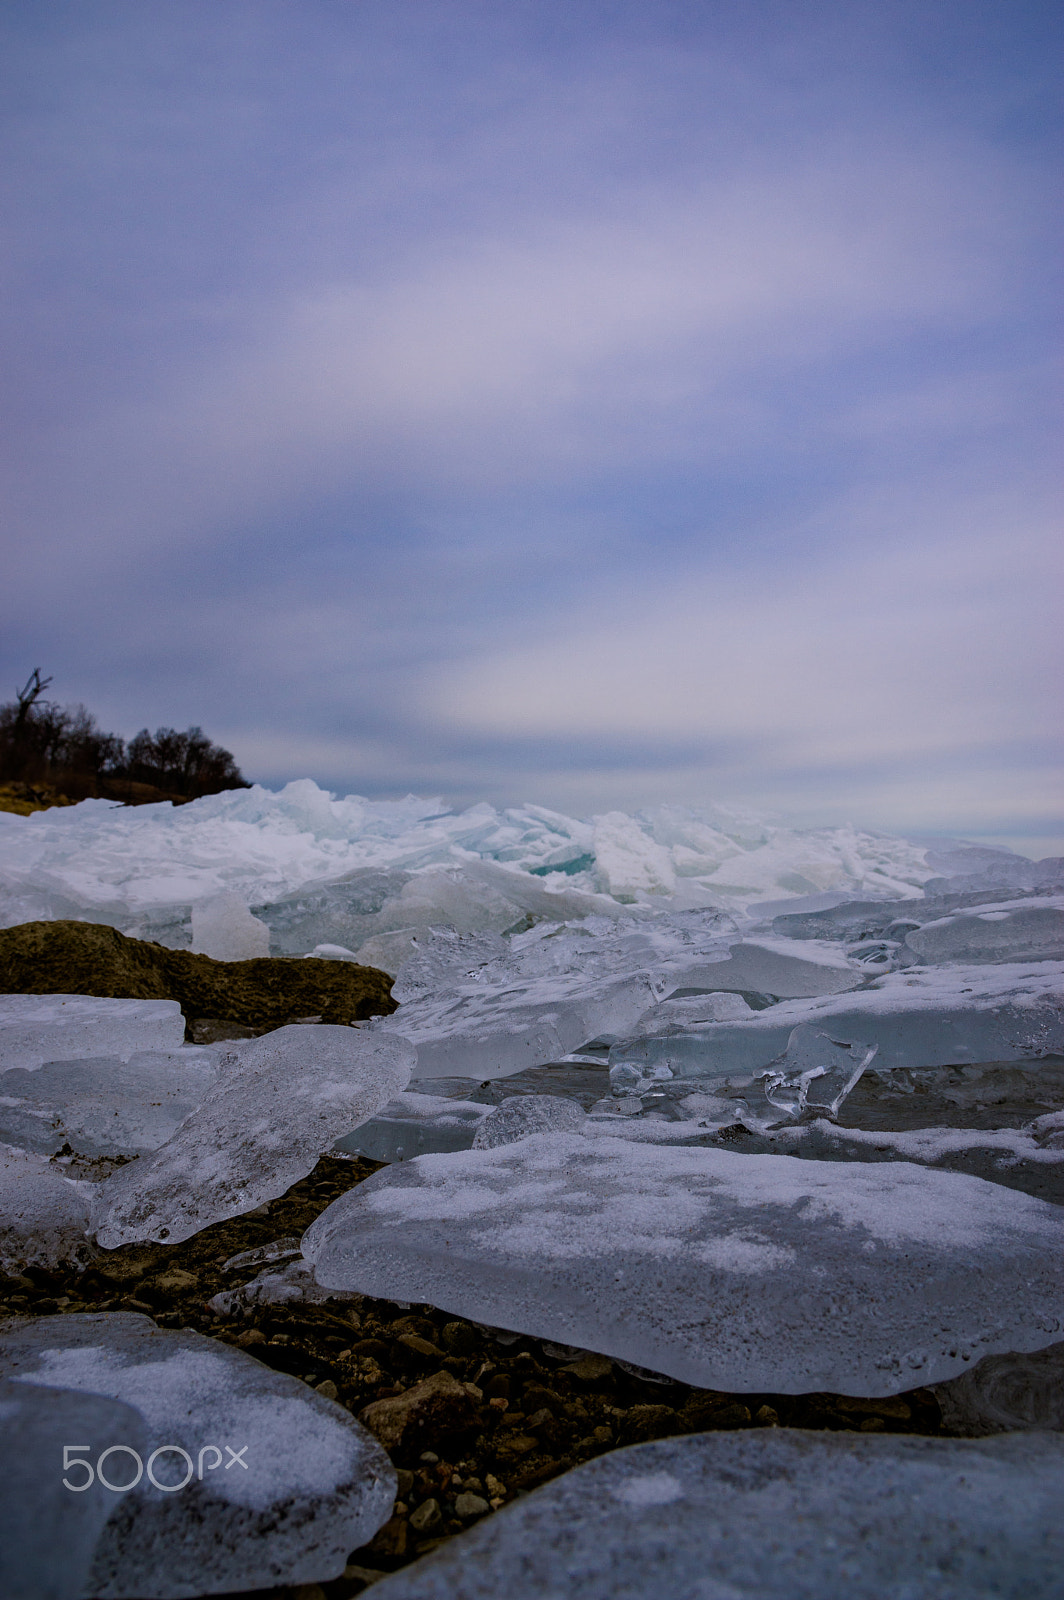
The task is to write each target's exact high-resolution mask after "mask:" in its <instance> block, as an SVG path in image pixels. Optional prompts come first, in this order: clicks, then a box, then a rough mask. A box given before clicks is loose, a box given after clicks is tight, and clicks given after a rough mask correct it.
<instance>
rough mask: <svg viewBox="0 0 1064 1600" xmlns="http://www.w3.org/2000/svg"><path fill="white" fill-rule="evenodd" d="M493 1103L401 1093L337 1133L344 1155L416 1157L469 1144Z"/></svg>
mask: <svg viewBox="0 0 1064 1600" xmlns="http://www.w3.org/2000/svg"><path fill="white" fill-rule="evenodd" d="M490 1112H491V1106H485V1105H479V1104H477V1102H476V1101H473V1100H449V1099H445V1098H444V1097H443V1096H442V1095H434V1094H416V1093H413V1092H408V1093H406V1094H399V1095H396V1097H395V1099H394V1100H390V1101H389V1102H388V1104H387V1105H386V1106H385V1107H384V1109H383V1110H382V1111H379V1112H378V1113H377V1115H376V1116H375V1117H371V1118H370V1119H369V1121H368V1122H364V1123H363V1124H362V1126H361V1127H360V1128H355V1129H354V1130H353V1131H352V1132H350V1133H345V1134H344V1136H343V1138H342V1139H337V1141H336V1143H335V1144H334V1145H333V1149H334V1150H335V1151H336V1152H337V1154H339V1155H349V1156H365V1157H366V1158H367V1159H368V1160H370V1161H412V1160H413V1159H414V1157H415V1156H425V1155H438V1154H439V1153H440V1152H441V1151H445V1150H468V1149H469V1147H470V1145H471V1144H472V1143H473V1139H474V1137H475V1135H476V1131H477V1129H478V1128H479V1126H480V1124H481V1123H482V1122H483V1121H484V1118H485V1117H486V1116H488V1115H489V1114H490Z"/></svg>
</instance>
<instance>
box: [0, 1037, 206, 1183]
mask: <svg viewBox="0 0 1064 1600" xmlns="http://www.w3.org/2000/svg"><path fill="white" fill-rule="evenodd" d="M217 1076H218V1059H217V1052H215V1051H212V1050H202V1049H197V1048H196V1047H195V1046H194V1045H182V1046H181V1048H180V1049H178V1050H143V1051H139V1052H138V1053H137V1054H136V1055H134V1056H131V1057H130V1059H129V1060H128V1061H120V1060H119V1059H118V1058H117V1057H116V1056H102V1057H97V1058H96V1059H95V1060H89V1061H49V1062H47V1063H46V1064H45V1065H44V1066H42V1067H38V1068H36V1069H35V1070H34V1071H29V1070H27V1069H26V1068H24V1067H13V1068H12V1069H11V1070H10V1071H8V1072H3V1073H0V1139H2V1140H4V1141H5V1142H6V1143H8V1144H13V1145H19V1146H21V1147H22V1148H23V1149H25V1150H38V1151H41V1152H42V1153H43V1154H46V1155H54V1154H56V1153H57V1152H58V1151H60V1150H62V1148H63V1146H64V1145H69V1146H70V1147H71V1149H72V1150H73V1151H74V1153H75V1154H76V1155H79V1156H88V1157H95V1156H120V1155H125V1156H131V1155H132V1156H135V1155H140V1154H141V1152H142V1151H144V1150H157V1149H158V1148H159V1146H160V1145H161V1144H165V1143H166V1141H167V1139H169V1138H170V1136H171V1135H172V1134H173V1133H174V1131H175V1130H176V1128H177V1127H178V1125H179V1124H180V1123H181V1122H183V1121H184V1119H185V1118H186V1117H187V1116H188V1115H189V1113H190V1112H192V1111H194V1110H195V1108H196V1107H197V1106H198V1105H199V1104H200V1103H201V1101H203V1100H204V1099H205V1098H206V1096H207V1094H208V1093H209V1092H210V1090H211V1089H212V1088H213V1086H214V1083H215V1080H216V1078H217Z"/></svg>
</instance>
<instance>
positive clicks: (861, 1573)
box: [374, 1428, 1064, 1600]
mask: <svg viewBox="0 0 1064 1600" xmlns="http://www.w3.org/2000/svg"><path fill="white" fill-rule="evenodd" d="M1062 1567H1064V1440H1061V1439H1059V1438H1055V1437H1047V1436H1041V1437H1039V1436H1032V1435H1021V1436H1019V1437H1014V1438H1005V1439H994V1440H986V1441H983V1440H963V1441H961V1440H952V1439H951V1440H946V1439H920V1438H898V1437H895V1438H891V1437H886V1436H880V1437H867V1436H866V1437H860V1436H855V1435H853V1434H833V1433H805V1432H801V1431H799V1430H797V1429H793V1430H792V1429H785V1430H784V1429H767V1428H766V1429H763V1430H759V1431H757V1432H750V1433H709V1434H696V1435H694V1436H693V1437H691V1438H686V1439H663V1440H660V1441H658V1442H656V1443H654V1444H642V1445H634V1446H632V1447H631V1448H630V1449H627V1450H615V1451H613V1452H612V1453H611V1454H609V1455H605V1456H600V1457H599V1458H598V1460H596V1461H590V1462H588V1463H587V1465H586V1466H582V1467H577V1468H576V1469H575V1471H573V1472H567V1473H566V1474H565V1475H564V1476H563V1477H561V1478H557V1479H555V1481H554V1482H553V1483H550V1484H547V1485H546V1486H545V1487H544V1488H542V1489H537V1490H536V1491H535V1493H534V1494H530V1495H527V1496H526V1497H524V1498H523V1499H521V1500H519V1501H518V1502H517V1503H516V1504H514V1505H511V1506H507V1507H506V1508H505V1510H503V1511H501V1512H499V1513H498V1515H496V1516H494V1517H492V1518H490V1519H488V1520H486V1521H485V1522H482V1523H481V1524H480V1525H479V1526H478V1527H477V1528H475V1529H474V1530H473V1531H472V1532H470V1533H467V1534H464V1535H462V1536H461V1537H460V1538H458V1539H454V1540H452V1541H451V1542H450V1543H448V1544H447V1545H446V1546H445V1547H444V1548H443V1549H441V1550H438V1551H436V1552H435V1553H434V1554H432V1555H430V1556H427V1557H426V1558H425V1559H424V1560H423V1561H419V1562H417V1563H416V1564H415V1565H414V1566H412V1567H408V1568H406V1570H405V1571H403V1572H399V1573H396V1574H395V1576H394V1577H392V1578H386V1579H385V1580H384V1582H383V1583H381V1584H380V1585H379V1586H378V1587H377V1588H375V1590H374V1596H375V1600H499V1596H501V1595H505V1596H506V1600H544V1597H545V1596H550V1600H578V1597H579V1600H645V1597H646V1596H647V1595H662V1596H667V1597H668V1600H991V1597H993V1600H1056V1597H1057V1596H1059V1594H1060V1580H1061V1570H1062Z"/></svg>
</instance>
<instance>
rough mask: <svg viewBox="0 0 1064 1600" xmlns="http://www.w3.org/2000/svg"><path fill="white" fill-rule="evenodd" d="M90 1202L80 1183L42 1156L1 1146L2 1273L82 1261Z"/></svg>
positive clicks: (86, 1254)
mask: <svg viewBox="0 0 1064 1600" xmlns="http://www.w3.org/2000/svg"><path fill="white" fill-rule="evenodd" d="M88 1225H89V1202H88V1200H87V1199H86V1197H85V1193H84V1188H83V1186H82V1185H81V1184H78V1183H73V1182H71V1181H70V1179H68V1178H64V1177H63V1175H62V1172H61V1171H59V1170H57V1169H56V1168H55V1167H53V1166H50V1165H49V1163H48V1162H47V1161H46V1160H45V1159H44V1158H43V1157H42V1156H37V1155H31V1154H30V1153H29V1152H28V1151H26V1150H12V1149H9V1148H8V1147H7V1146H5V1145H0V1272H5V1273H9V1274H11V1275H12V1276H15V1275H17V1274H18V1273H20V1272H24V1271H25V1269H26V1267H28V1266H39V1267H57V1266H62V1265H69V1264H73V1265H75V1266H76V1265H79V1264H84V1263H85V1262H86V1261H87V1260H88V1259H89V1258H90V1256H92V1255H93V1253H94V1252H93V1249H92V1245H91V1244H90V1243H89V1238H88V1233H87V1229H88Z"/></svg>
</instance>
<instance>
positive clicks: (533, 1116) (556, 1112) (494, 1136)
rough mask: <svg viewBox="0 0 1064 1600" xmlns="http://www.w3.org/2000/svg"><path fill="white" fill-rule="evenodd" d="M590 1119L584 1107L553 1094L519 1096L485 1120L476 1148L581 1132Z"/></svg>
mask: <svg viewBox="0 0 1064 1600" xmlns="http://www.w3.org/2000/svg"><path fill="white" fill-rule="evenodd" d="M586 1120H587V1118H586V1116H585V1114H584V1110H583V1107H582V1106H580V1105H578V1104H577V1102H576V1101H575V1100H564V1099H562V1098H561V1097H560V1096H559V1095H553V1094H526V1095H515V1096H513V1097H512V1098H511V1099H509V1100H504V1101H503V1102H502V1104H501V1105H497V1106H496V1107H495V1109H494V1110H493V1111H490V1112H489V1113H488V1115H487V1116H486V1117H485V1118H484V1120H483V1121H482V1122H481V1124H480V1126H479V1127H478V1128H477V1131H476V1134H475V1136H474V1138H473V1149H474V1150H494V1149H496V1148H497V1147H498V1146H499V1145H501V1144H515V1143H516V1142H517V1140H518V1139H527V1138H528V1136H529V1134H532V1133H551V1132H553V1131H554V1130H557V1131H558V1132H560V1133H579V1131H580V1129H581V1128H582V1127H583V1125H584V1123H585V1122H586Z"/></svg>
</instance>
